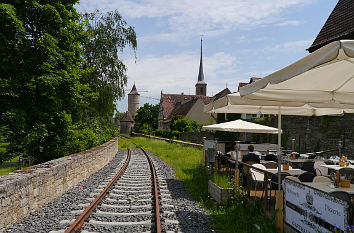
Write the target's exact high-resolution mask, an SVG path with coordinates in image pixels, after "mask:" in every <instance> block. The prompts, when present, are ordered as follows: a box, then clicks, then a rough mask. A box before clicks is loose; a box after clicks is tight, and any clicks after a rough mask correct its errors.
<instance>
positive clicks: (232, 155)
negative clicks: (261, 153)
mask: <svg viewBox="0 0 354 233" xmlns="http://www.w3.org/2000/svg"><path fill="white" fill-rule="evenodd" d="M232 148H233V150H231V151H229V152H227V154H228V156H229V157H230V159H232V160H236V153H237V148H236V143H233V144H232ZM238 161H240V162H241V161H242V158H241V155H239V157H238Z"/></svg>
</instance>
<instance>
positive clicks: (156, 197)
mask: <svg viewBox="0 0 354 233" xmlns="http://www.w3.org/2000/svg"><path fill="white" fill-rule="evenodd" d="M140 149H141V150H142V151H143V152H144V154H145V156H146V158H147V159H148V161H149V165H150V168H151V173H152V176H153V184H154V187H153V189H154V193H153V194H154V197H153V198H154V201H155V206H154V207H155V216H153V219H155V225H154V228H153V229H154V230H152V232H156V233H161V232H162V225H161V211H160V201H159V190H158V182H157V174H156V170H155V166H154V163H153V162H152V160H151V158H150V156H148V154H147V153H146V152H145V150H144V149H143V148H140Z"/></svg>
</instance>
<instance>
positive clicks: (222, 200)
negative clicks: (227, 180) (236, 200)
mask: <svg viewBox="0 0 354 233" xmlns="http://www.w3.org/2000/svg"><path fill="white" fill-rule="evenodd" d="M231 191H232V188H221V187H219V186H218V185H217V184H215V183H214V182H213V181H211V180H209V181H208V192H209V194H210V196H211V197H212V198H213V199H214V200H215V201H216V202H217V203H218V204H220V205H225V204H226V202H227V200H228V199H229V196H230V193H231Z"/></svg>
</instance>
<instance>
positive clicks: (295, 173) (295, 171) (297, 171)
mask: <svg viewBox="0 0 354 233" xmlns="http://www.w3.org/2000/svg"><path fill="white" fill-rule="evenodd" d="M262 170H263V169H262ZM264 171H266V172H268V173H272V174H273V175H275V174H277V173H278V168H272V169H264ZM281 172H287V173H289V174H290V175H291V176H299V175H301V174H302V173H305V172H306V171H304V170H301V169H298V168H289V170H283V169H282V170H281Z"/></svg>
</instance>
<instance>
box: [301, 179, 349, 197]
mask: <svg viewBox="0 0 354 233" xmlns="http://www.w3.org/2000/svg"><path fill="white" fill-rule="evenodd" d="M303 184H305V185H307V186H309V187H311V188H314V189H317V190H320V191H323V192H326V193H331V192H334V191H343V192H347V193H348V194H349V195H354V184H350V188H341V187H338V188H331V187H329V185H330V183H325V182H323V183H322V182H303Z"/></svg>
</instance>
